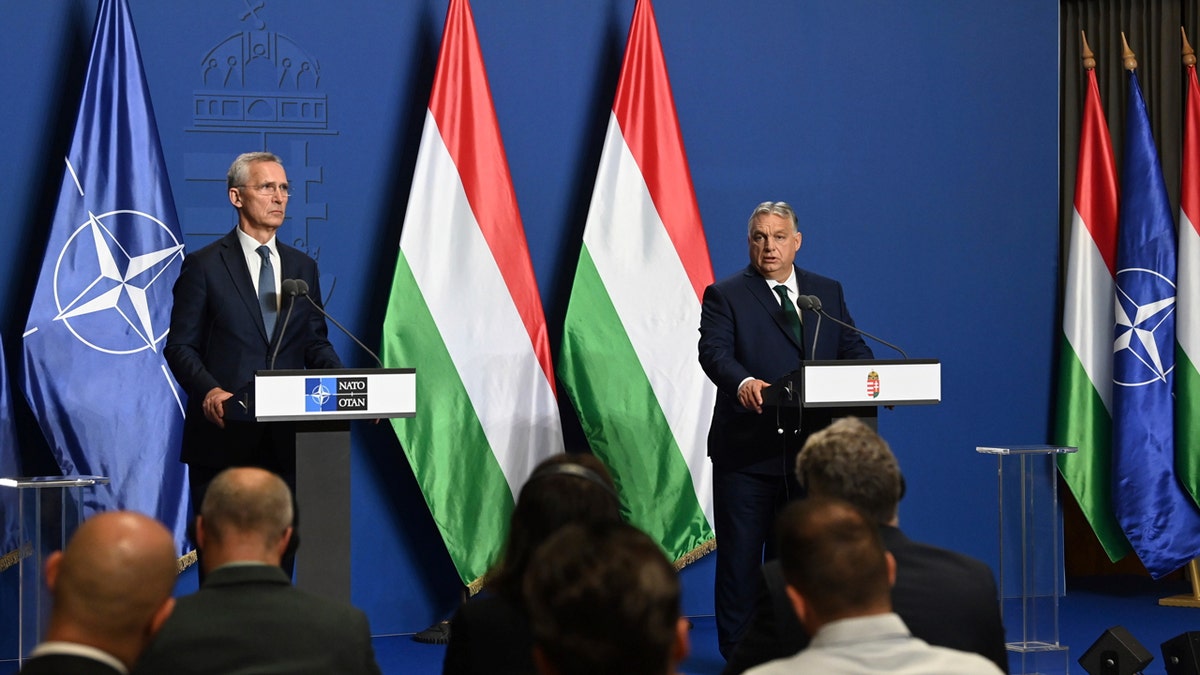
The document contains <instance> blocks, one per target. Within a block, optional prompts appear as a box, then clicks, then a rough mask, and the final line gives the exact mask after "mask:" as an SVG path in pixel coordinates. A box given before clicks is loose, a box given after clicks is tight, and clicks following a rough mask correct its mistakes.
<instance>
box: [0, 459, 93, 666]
mask: <svg viewBox="0 0 1200 675" xmlns="http://www.w3.org/2000/svg"><path fill="white" fill-rule="evenodd" d="M108 483H109V479H108V478H107V477H106V476H42V477H30V478H7V477H6V478H0V488H12V489H15V490H16V491H17V499H18V501H17V523H18V531H17V548H16V555H17V563H16V564H17V566H18V577H19V578H18V582H17V583H18V595H17V658H16V660H17V664H18V665H20V664H21V663H22V662H23V661H24V659H25V657H26V656H28V655H29V652H30V651H32V650H33V648H34V647H35V646H37V644H38V642H40V641H41V639H42V636H43V635H44V633H45V630H46V624H47V623H48V622H49V620H50V610H51V608H52V606H53V605H52V602H51V598H50V591H49V589H47V588H46V582H45V579H44V572H45V568H46V558H47V557H49V555H50V554H51V553H53V552H54V551H61V550H62V549H64V548H66V547H67V541H68V540H69V539H70V538H71V535H73V534H75V530H77V529H78V528H79V525H80V524H81V523H82V522H83V520H84V504H85V501H86V498H87V496H88V494H89V493H90V492H92V491H93V489H94V488H95V487H96V486H99V485H108ZM93 505H94V502H93ZM3 660H7V659H3V658H0V661H3Z"/></svg>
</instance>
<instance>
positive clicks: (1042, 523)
mask: <svg viewBox="0 0 1200 675" xmlns="http://www.w3.org/2000/svg"><path fill="white" fill-rule="evenodd" d="M975 450H976V451H977V452H980V453H983V454H988V455H995V456H996V474H997V478H998V481H999V488H1000V489H999V508H998V512H999V516H1000V589H999V590H1000V609H1001V612H1002V614H1003V618H1004V626H1005V631H1006V633H1007V636H1006V646H1007V648H1008V660H1009V672H1011V673H1013V674H1014V675H1032V674H1035V673H1036V674H1038V675H1056V674H1059V673H1061V674H1064V675H1065V674H1066V673H1068V672H1069V661H1068V649H1067V646H1066V645H1064V644H1061V643H1060V642H1059V632H1058V600H1059V598H1060V597H1062V595H1063V593H1064V591H1065V588H1066V583H1065V574H1066V572H1065V569H1064V567H1063V548H1062V511H1061V509H1060V507H1059V503H1058V457H1059V455H1061V454H1064V453H1071V452H1075V451H1076V448H1072V447H1065V446H1059V445H1008V446H987V447H984V446H981V447H977V448H975Z"/></svg>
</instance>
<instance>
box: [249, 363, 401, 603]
mask: <svg viewBox="0 0 1200 675" xmlns="http://www.w3.org/2000/svg"><path fill="white" fill-rule="evenodd" d="M416 392H417V374H416V371H415V370H414V369H412V368H381V369H338V370H260V371H258V373H256V374H255V376H254V381H253V382H251V383H250V384H248V385H246V386H245V387H243V388H242V389H240V390H238V392H237V393H235V394H234V395H233V398H231V399H229V400H228V401H226V402H225V416H226V418H227V419H231V420H241V421H256V422H290V423H294V424H295V425H296V507H297V509H298V511H299V513H300V523H301V526H300V528H299V529H300V531H301V537H302V541H303V544H304V545H303V546H301V547H300V549H299V550H298V551H297V552H296V586H297V587H298V588H303V589H305V590H307V591H310V592H312V593H316V594H317V595H322V596H324V597H327V598H331V599H335V600H340V601H343V602H350V420H358V419H369V420H378V419H386V418H392V417H413V416H415V415H416V399H417V394H416Z"/></svg>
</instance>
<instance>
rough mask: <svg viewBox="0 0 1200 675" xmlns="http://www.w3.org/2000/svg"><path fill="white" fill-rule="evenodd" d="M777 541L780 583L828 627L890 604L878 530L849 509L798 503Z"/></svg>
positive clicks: (786, 514) (816, 500)
mask: <svg viewBox="0 0 1200 675" xmlns="http://www.w3.org/2000/svg"><path fill="white" fill-rule="evenodd" d="M776 535H777V537H778V548H779V562H780V565H781V566H782V568H783V576H784V578H785V579H787V582H788V584H790V585H791V586H792V587H794V588H795V589H796V590H797V591H798V592H799V593H800V594H801V595H802V596H804V599H805V601H806V602H808V603H809V605H811V606H812V607H813V609H814V610H815V611H816V612H817V613H819V614H820V616H822V617H823V618H824V619H825V620H826V621H831V620H834V619H837V618H841V617H846V616H855V615H857V614H859V613H861V612H862V611H863V610H869V609H872V608H875V607H879V606H880V605H881V603H890V599H889V598H890V593H891V581H890V579H889V578H888V565H887V553H886V550H885V549H884V547H883V539H882V538H880V536H879V528H878V526H877V525H876V523H875V522H873V521H872V520H871V518H870V517H869V516H868V515H867V514H866V513H863V512H862V511H861V510H860V509H858V508H856V507H855V506H854V505H853V504H851V503H849V502H847V501H844V500H841V499H833V498H825V497H808V498H806V499H802V500H800V501H798V502H795V503H793V504H791V505H790V506H788V507H787V508H786V509H784V511H783V513H781V514H780V516H779V520H778V522H777V523H776ZM889 606H890V605H889Z"/></svg>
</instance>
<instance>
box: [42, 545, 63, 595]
mask: <svg viewBox="0 0 1200 675" xmlns="http://www.w3.org/2000/svg"><path fill="white" fill-rule="evenodd" d="M62 556H63V552H62V551H55V552H54V553H51V554H50V555H49V556H47V557H46V588H48V589H50V592H51V593H53V592H54V586H55V584H57V583H58V566H59V564H61V563H62Z"/></svg>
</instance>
